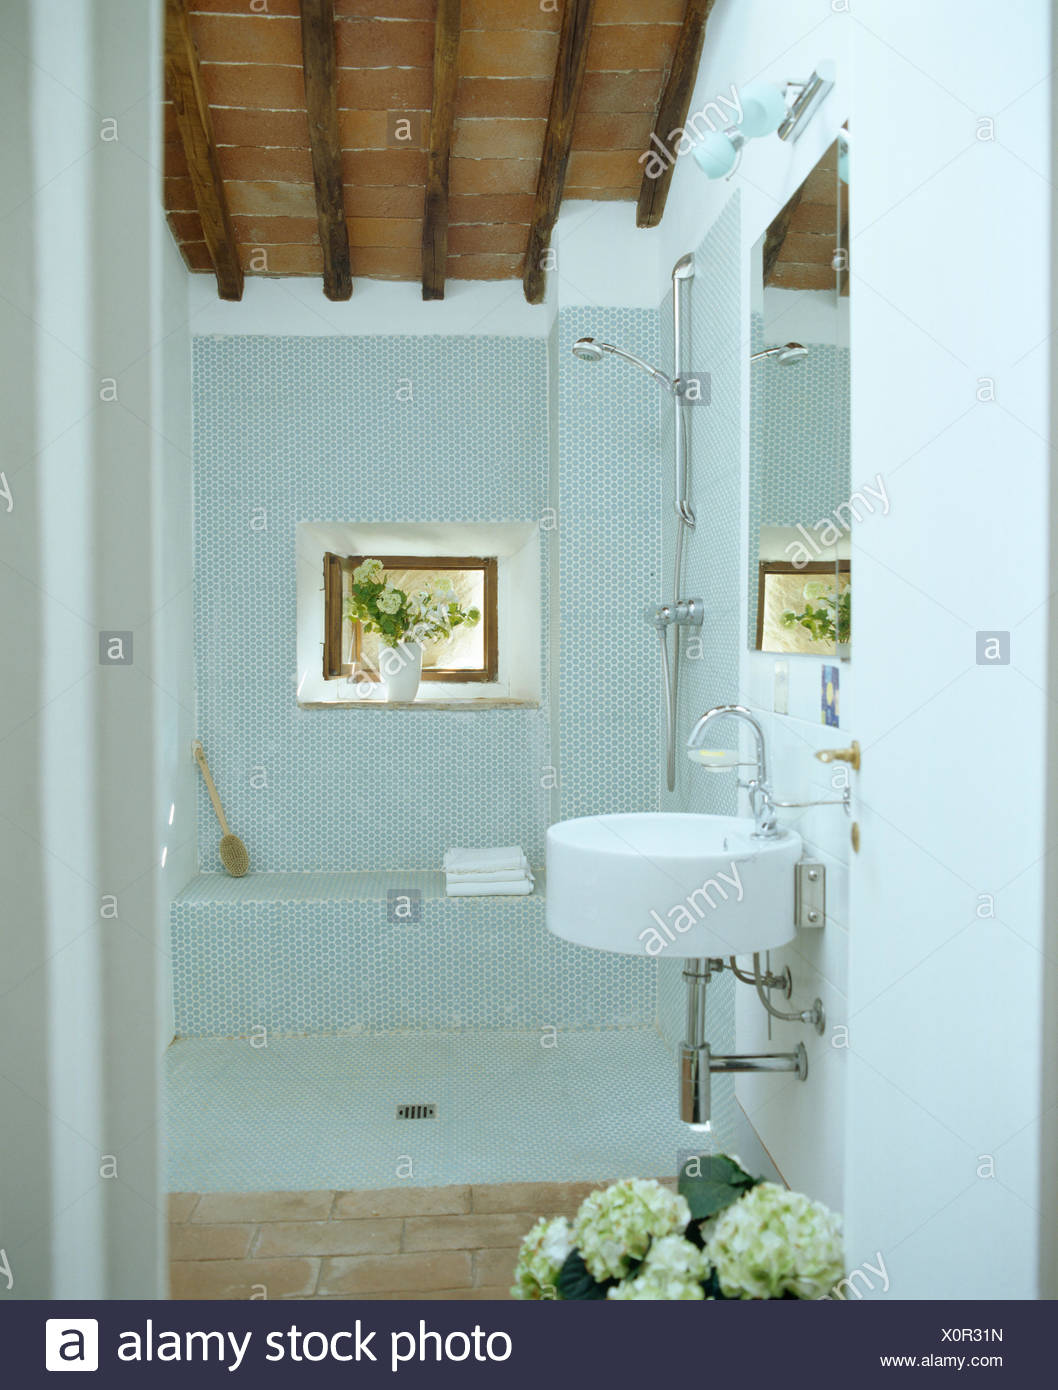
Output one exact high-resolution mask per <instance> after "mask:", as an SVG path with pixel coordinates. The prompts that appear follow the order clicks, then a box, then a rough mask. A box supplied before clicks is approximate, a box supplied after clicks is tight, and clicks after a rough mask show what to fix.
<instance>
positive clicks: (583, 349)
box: [573, 338, 603, 362]
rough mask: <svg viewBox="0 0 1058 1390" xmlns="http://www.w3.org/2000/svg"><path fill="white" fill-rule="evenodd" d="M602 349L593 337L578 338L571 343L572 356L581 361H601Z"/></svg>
mask: <svg viewBox="0 0 1058 1390" xmlns="http://www.w3.org/2000/svg"><path fill="white" fill-rule="evenodd" d="M602 355H603V349H602V348H601V347H600V346H599V344H598V343H597V342H596V341H595V339H594V338H578V339H577V341H576V342H575V343H574V344H573V356H574V357H579V358H580V360H581V361H582V362H601V361H602Z"/></svg>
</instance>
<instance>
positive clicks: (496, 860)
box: [444, 845, 529, 874]
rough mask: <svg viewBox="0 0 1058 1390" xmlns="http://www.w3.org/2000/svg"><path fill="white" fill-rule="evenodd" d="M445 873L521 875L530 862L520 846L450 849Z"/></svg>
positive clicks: (445, 861) (446, 859)
mask: <svg viewBox="0 0 1058 1390" xmlns="http://www.w3.org/2000/svg"><path fill="white" fill-rule="evenodd" d="M444 867H445V872H446V873H450V874H489V873H500V872H502V871H503V870H506V871H507V872H508V873H520V872H521V871H522V870H523V869H528V867H529V861H528V859H526V857H525V855H524V854H523V853H522V850H521V848H520V847H519V846H518V845H507V846H505V847H503V848H501V849H450V850H449V851H448V853H447V854H446V855H445V858H444Z"/></svg>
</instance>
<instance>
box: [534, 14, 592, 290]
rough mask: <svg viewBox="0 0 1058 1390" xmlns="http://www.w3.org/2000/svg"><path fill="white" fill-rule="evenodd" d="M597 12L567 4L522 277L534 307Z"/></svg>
mask: <svg viewBox="0 0 1058 1390" xmlns="http://www.w3.org/2000/svg"><path fill="white" fill-rule="evenodd" d="M593 9H594V0H566V8H565V10H564V11H563V13H562V29H561V32H560V34H559V40H558V58H557V59H556V62H555V80H554V83H553V84H552V87H551V106H550V109H549V110H548V115H547V129H546V130H545V132H544V150H543V154H542V155H541V156H540V174H539V177H538V179H537V183H536V199H535V202H534V204H533V217H532V223H531V225H530V227H529V240H528V243H527V245H526V248H525V270H524V272H523V274H522V285H523V288H524V290H525V297H526V299H527V300H528V301H529V303H530V304H539V303H540V302H541V301H542V300H543V298H544V289H545V287H546V285H547V275H546V273H545V272H546V264H545V256H546V252H547V250H548V247H549V246H550V244H551V233H552V231H553V230H554V226H555V219H556V218H557V217H558V209H559V205H560V204H561V202H562V190H563V188H564V187H565V183H566V166H567V165H568V163H569V152H570V147H571V145H572V143H573V123H574V121H575V119H576V116H577V103H578V102H579V100H580V93H581V88H582V87H583V85H584V70H585V67H586V65H587V59H588V39H589V37H590V36H591V22H592V11H593Z"/></svg>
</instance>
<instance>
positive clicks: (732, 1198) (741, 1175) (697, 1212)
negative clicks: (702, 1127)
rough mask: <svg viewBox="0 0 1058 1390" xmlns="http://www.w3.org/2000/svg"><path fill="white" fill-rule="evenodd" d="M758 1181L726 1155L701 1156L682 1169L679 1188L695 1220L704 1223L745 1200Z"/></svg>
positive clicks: (687, 1163)
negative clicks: (742, 1199)
mask: <svg viewBox="0 0 1058 1390" xmlns="http://www.w3.org/2000/svg"><path fill="white" fill-rule="evenodd" d="M758 1181H759V1179H757V1178H754V1177H751V1176H750V1174H749V1173H747V1172H745V1170H744V1169H742V1168H740V1167H739V1165H738V1164H737V1163H736V1162H735V1160H734V1159H733V1158H728V1157H727V1155H726V1154H700V1155H696V1156H695V1157H692V1158H689V1159H688V1160H687V1162H686V1163H685V1164H684V1165H683V1167H682V1168H681V1169H680V1176H679V1183H678V1186H679V1193H680V1196H681V1197H683V1198H684V1200H685V1201H686V1203H687V1205H688V1206H689V1207H690V1209H691V1218H692V1220H694V1221H705V1220H706V1219H707V1218H708V1217H710V1216H716V1215H717V1214H718V1213H719V1212H722V1211H723V1210H724V1208H725V1207H729V1206H731V1204H732V1203H733V1202H737V1201H738V1199H739V1198H740V1197H743V1196H745V1194H746V1193H747V1192H749V1190H750V1189H751V1188H753V1187H756V1185H757V1182H758Z"/></svg>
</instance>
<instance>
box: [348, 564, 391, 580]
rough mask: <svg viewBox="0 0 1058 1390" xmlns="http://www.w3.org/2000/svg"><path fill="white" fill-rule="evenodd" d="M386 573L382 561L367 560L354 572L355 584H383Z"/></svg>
mask: <svg viewBox="0 0 1058 1390" xmlns="http://www.w3.org/2000/svg"><path fill="white" fill-rule="evenodd" d="M384 573H385V569H384V567H383V564H382V561H381V560H365V561H364V562H363V563H362V564H359V565H357V567H356V569H355V570H353V583H354V584H381V583H382V576H383V574H384Z"/></svg>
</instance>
